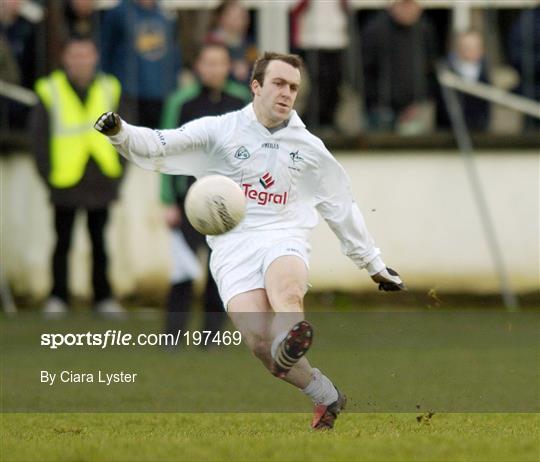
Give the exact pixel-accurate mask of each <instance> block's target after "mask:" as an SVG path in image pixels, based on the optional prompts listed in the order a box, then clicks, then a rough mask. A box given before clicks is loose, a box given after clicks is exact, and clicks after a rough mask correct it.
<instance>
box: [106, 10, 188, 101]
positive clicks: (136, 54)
mask: <svg viewBox="0 0 540 462" xmlns="http://www.w3.org/2000/svg"><path fill="white" fill-rule="evenodd" d="M101 48H102V49H101V59H102V67H103V70H104V71H105V72H109V73H111V74H113V75H115V76H116V77H117V78H118V79H119V80H120V82H121V84H122V88H123V90H124V94H125V95H129V96H133V97H136V98H143V99H150V100H162V99H164V98H165V97H166V96H167V95H168V94H169V93H170V92H172V91H173V90H174V89H175V88H176V76H177V74H178V72H179V70H180V62H181V59H180V50H179V48H178V45H177V42H176V34H175V24H174V22H173V21H171V20H170V19H168V18H167V17H166V16H165V14H164V13H163V11H162V10H161V9H160V8H159V7H158V6H156V7H154V8H152V9H145V8H143V7H141V6H139V5H138V4H137V3H136V2H135V1H134V0H122V2H121V3H120V4H119V5H118V6H117V7H115V8H113V9H112V10H110V11H107V12H106V13H105V15H104V18H103V27H102V42H101Z"/></svg>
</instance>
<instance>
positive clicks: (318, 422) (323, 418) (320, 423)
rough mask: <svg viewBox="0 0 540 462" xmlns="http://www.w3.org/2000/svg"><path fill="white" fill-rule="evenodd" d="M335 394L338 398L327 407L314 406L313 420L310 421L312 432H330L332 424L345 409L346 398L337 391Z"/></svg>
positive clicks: (321, 405) (322, 405)
mask: <svg viewBox="0 0 540 462" xmlns="http://www.w3.org/2000/svg"><path fill="white" fill-rule="evenodd" d="M336 390H337V388H336ZM337 392H338V398H337V400H336V401H334V402H333V403H332V404H329V405H328V406H326V405H324V404H319V405H317V406H315V410H314V412H313V420H312V421H311V428H313V429H314V430H331V429H332V428H334V423H335V421H336V419H337V417H338V415H339V413H340V412H341V411H342V410H343V409H345V405H346V404H347V397H346V396H345V395H344V394H343V393H341V392H340V391H339V390H337Z"/></svg>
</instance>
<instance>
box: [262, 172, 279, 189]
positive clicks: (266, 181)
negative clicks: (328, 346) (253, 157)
mask: <svg viewBox="0 0 540 462" xmlns="http://www.w3.org/2000/svg"><path fill="white" fill-rule="evenodd" d="M259 183H261V184H262V186H263V188H264V189H268V188H269V187H270V186H273V185H274V183H275V180H274V179H273V178H272V175H270V172H266V173H265V174H264V175H263V176H261V177H260V178H259Z"/></svg>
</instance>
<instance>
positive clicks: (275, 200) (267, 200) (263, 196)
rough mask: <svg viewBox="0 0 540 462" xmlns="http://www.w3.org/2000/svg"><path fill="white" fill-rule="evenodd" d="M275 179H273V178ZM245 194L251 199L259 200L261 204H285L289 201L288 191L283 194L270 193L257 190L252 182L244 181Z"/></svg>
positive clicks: (258, 202)
mask: <svg viewBox="0 0 540 462" xmlns="http://www.w3.org/2000/svg"><path fill="white" fill-rule="evenodd" d="M272 181H273V180H272ZM272 184H273V183H272ZM242 187H243V188H244V195H245V196H246V197H247V198H248V199H251V200H254V201H257V204H259V205H266V204H283V205H285V204H286V203H287V191H285V192H284V193H281V194H276V193H268V192H266V191H257V190H256V189H255V188H252V185H251V184H248V183H243V184H242Z"/></svg>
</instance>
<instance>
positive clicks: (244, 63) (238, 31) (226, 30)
mask: <svg viewBox="0 0 540 462" xmlns="http://www.w3.org/2000/svg"><path fill="white" fill-rule="evenodd" d="M249 23H250V19H249V12H248V10H247V9H246V8H245V7H244V6H243V5H242V3H241V2H240V1H239V0H223V1H222V2H221V3H220V4H219V6H218V7H217V8H216V9H215V11H214V17H213V20H212V21H211V24H210V31H209V33H208V34H207V36H206V40H205V41H207V42H221V43H224V44H225V45H226V46H227V48H228V49H229V53H230V55H231V59H232V67H231V75H232V77H233V78H234V79H235V80H237V81H238V82H241V83H245V84H247V83H248V82H249V78H250V77H251V75H250V74H251V68H252V67H253V63H254V62H255V60H256V59H257V48H256V47H255V45H254V44H253V42H252V41H251V40H250V38H249V36H248V29H249Z"/></svg>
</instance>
